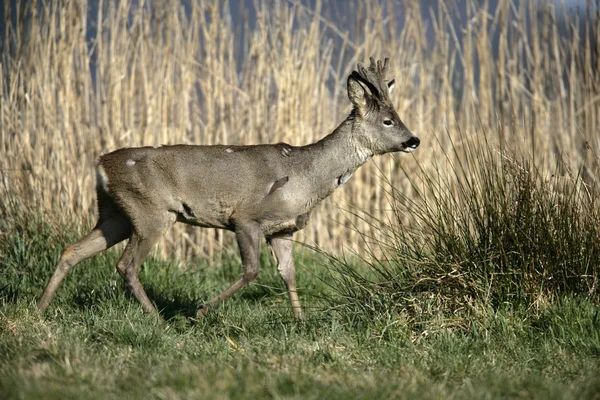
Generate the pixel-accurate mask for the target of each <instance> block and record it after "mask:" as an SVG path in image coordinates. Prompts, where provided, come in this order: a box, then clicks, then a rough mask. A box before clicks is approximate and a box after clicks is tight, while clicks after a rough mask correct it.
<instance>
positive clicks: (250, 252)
mask: <svg viewBox="0 0 600 400" xmlns="http://www.w3.org/2000/svg"><path fill="white" fill-rule="evenodd" d="M370 61H371V65H370V66H369V67H368V68H365V66H364V65H362V64H360V63H359V64H358V67H357V71H353V72H352V74H350V76H349V77H348V82H347V86H348V97H349V98H350V101H351V102H352V104H353V109H352V112H351V113H350V115H349V116H348V117H347V118H346V119H345V120H344V121H343V122H342V123H341V124H340V125H339V126H338V127H337V128H336V129H335V130H334V131H333V132H332V133H331V134H329V135H328V136H326V137H324V138H323V139H321V140H320V141H318V142H316V143H313V144H309V145H306V146H299V147H295V146H290V145H288V144H285V143H278V144H271V145H254V146H224V145H216V146H191V145H175V146H163V147H158V148H154V147H140V148H123V149H120V150H116V151H114V152H112V153H109V154H105V155H102V156H101V157H100V158H99V159H98V162H97V189H96V191H97V196H98V213H99V218H98V223H97V224H96V226H95V228H94V229H93V230H92V231H91V232H90V233H89V234H88V235H87V236H85V237H84V238H83V239H81V240H80V241H79V242H77V243H75V244H72V245H70V246H68V247H67V248H66V249H65V250H64V252H63V254H62V256H61V258H60V261H59V263H58V265H57V267H56V271H55V272H54V274H53V275H52V277H51V278H50V281H49V282H48V285H47V287H46V289H45V290H44V293H43V294H42V297H41V298H40V299H39V301H38V303H37V306H38V308H39V310H40V311H42V312H43V311H44V310H45V309H46V308H47V307H48V305H49V303H50V301H51V300H52V297H53V296H54V293H55V292H56V289H57V288H58V286H59V284H60V283H61V281H62V280H63V279H64V277H65V276H66V275H67V273H68V272H69V270H70V269H71V268H72V267H73V266H74V265H75V264H77V263H79V262H80V261H82V260H84V259H87V258H88V257H91V256H93V255H95V254H98V253H100V252H101V251H103V250H106V249H107V248H109V247H111V246H113V245H115V244H117V243H119V242H121V241H123V240H125V239H129V242H128V243H127V246H126V248H125V251H124V253H123V255H122V256H121V258H120V260H119V261H118V263H117V271H118V272H119V274H120V275H121V276H122V277H123V279H125V281H126V282H127V284H128V286H129V288H130V289H131V291H132V292H133V294H134V296H135V297H136V298H137V299H138V300H139V302H140V303H141V304H142V307H143V309H144V310H146V311H148V312H150V313H153V314H155V315H156V317H157V318H158V319H160V315H159V313H158V311H157V310H156V308H155V307H154V305H153V304H152V302H151V301H150V299H149V298H148V296H147V295H146V292H145V291H144V289H143V287H142V285H141V284H140V281H139V278H138V270H139V268H140V265H141V264H142V262H143V260H144V258H145V257H146V255H147V254H148V253H149V252H150V250H151V249H152V247H153V246H154V244H155V243H156V242H157V241H158V239H159V237H160V236H161V234H162V233H163V232H164V231H165V230H166V229H167V228H169V227H170V226H171V225H172V224H173V223H174V222H176V221H179V222H184V223H186V224H192V225H197V226H203V227H212V228H221V229H229V230H231V231H233V232H235V235H236V239H237V243H238V246H239V249H240V253H241V259H242V269H243V275H242V277H241V278H240V279H239V280H237V281H236V282H234V283H233V284H232V285H231V286H230V287H229V288H228V289H227V290H225V291H224V292H223V293H221V294H220V295H218V296H216V297H215V298H213V299H212V300H210V301H209V302H208V303H206V304H204V305H203V306H202V307H201V308H200V309H199V310H198V316H202V315H204V314H205V313H206V312H207V311H208V310H209V309H210V308H211V307H217V306H218V305H219V304H220V303H221V302H223V301H224V300H225V299H227V298H228V297H230V296H231V295H232V294H234V293H235V292H236V291H238V290H239V289H240V288H242V287H243V286H245V285H246V284H248V283H249V282H252V281H253V280H254V278H256V276H257V275H258V266H259V247H260V241H261V238H262V237H263V236H264V237H266V239H267V242H268V243H269V245H270V247H271V250H272V252H273V253H274V255H275V258H276V261H277V269H278V271H279V273H280V275H281V277H282V279H283V281H284V282H285V284H286V286H287V290H288V294H289V298H290V301H291V305H292V310H293V313H294V316H295V317H296V318H302V309H301V307H300V302H299V300H298V295H297V292H296V272H295V267H294V260H293V258H292V240H291V239H292V234H293V233H294V232H296V231H298V230H300V229H302V228H304V226H305V225H306V224H307V222H308V218H309V214H310V212H311V210H312V209H313V208H314V207H315V205H317V204H318V203H319V202H320V201H321V200H323V199H324V198H325V197H327V196H329V195H330V194H331V193H332V192H333V191H334V190H335V189H337V188H338V187H339V186H340V185H342V184H344V183H345V182H346V181H347V180H348V179H349V178H350V176H351V175H352V173H353V172H354V171H356V169H357V168H358V167H360V166H361V165H363V164H364V163H366V162H367V161H369V160H370V159H371V157H372V156H373V155H378V154H384V153H389V152H395V151H403V152H411V151H413V150H414V149H416V148H417V146H419V142H420V141H419V139H418V138H417V137H416V136H414V135H413V134H412V133H410V131H409V130H408V129H407V128H406V126H404V124H403V123H402V121H401V120H400V118H399V117H398V114H397V113H396V111H395V109H394V106H393V105H392V103H391V101H390V99H389V93H390V92H391V90H392V88H393V85H394V80H391V81H387V80H386V78H385V73H386V69H387V66H388V61H389V60H388V59H387V58H386V59H385V61H384V62H381V61H377V62H375V60H374V59H373V58H372V57H371V59H370Z"/></svg>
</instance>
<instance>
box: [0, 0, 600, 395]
mask: <svg viewBox="0 0 600 400" xmlns="http://www.w3.org/2000/svg"><path fill="white" fill-rule="evenodd" d="M220 3H221V2H212V1H198V2H193V4H191V5H189V7H188V3H185V2H184V3H183V7H179V4H178V3H177V2H175V3H169V4H175V6H171V5H165V6H163V7H161V6H159V5H158V4H152V5H150V4H149V3H148V4H145V5H144V4H142V6H140V7H137V8H136V7H132V6H131V5H130V4H129V2H126V1H123V2H107V4H101V5H100V7H99V8H98V9H95V8H94V7H91V6H89V5H88V4H87V3H85V2H76V1H68V0H67V1H63V2H48V3H46V2H44V3H42V4H40V6H39V7H33V6H32V3H31V2H22V3H19V7H20V8H18V9H14V10H11V9H9V6H8V5H7V7H6V9H5V15H9V16H11V17H10V18H8V19H7V21H8V23H7V24H6V25H5V26H6V28H5V29H6V31H5V36H4V41H3V42H2V56H3V59H2V64H1V70H2V72H1V77H2V79H1V80H0V95H1V96H2V98H1V102H0V120H1V124H0V146H1V147H0V152H1V156H0V174H1V175H2V180H3V181H2V184H1V185H0V265H1V266H2V267H1V268H0V397H1V398H27V399H30V398H44V399H48V398H65V397H67V398H103V399H104V398H122V397H123V396H129V397H133V398H148V397H152V398H169V399H177V398H205V397H210V398H258V399H260V398H302V399H306V398H309V399H310V398H323V397H324V395H327V396H328V397H332V398H386V399H387V398H473V397H477V398H494V397H514V398H528V399H529V398H544V399H546V398H557V399H558V398H597V396H598V393H599V392H600V379H599V378H598V377H599V376H600V362H599V358H600V308H599V304H598V302H599V300H600V298H599V289H598V281H599V276H600V203H599V201H600V200H599V199H600V196H599V194H600V193H599V191H598V189H599V188H598V185H597V177H598V176H600V174H599V172H600V171H599V166H600V159H599V157H598V154H599V153H598V145H599V144H600V143H599V142H598V136H597V131H598V122H599V121H600V119H599V117H600V115H599V108H598V107H597V105H598V99H599V98H600V97H599V96H598V93H599V92H600V86H599V82H598V79H599V77H600V64H599V62H600V58H599V57H598V54H599V51H598V46H599V44H598V43H599V41H598V38H599V37H600V32H599V31H598V30H599V29H600V24H598V23H597V22H598V21H597V20H598V15H597V5H594V4H593V3H592V2H587V8H586V9H585V13H586V14H585V18H583V19H578V17H576V16H573V15H571V14H566V11H564V10H563V9H561V8H560V7H557V6H554V4H555V3H554V2H550V3H544V2H519V3H518V4H517V3H514V2H512V1H510V0H501V1H500V2H499V5H498V7H497V9H493V10H486V9H484V8H480V7H475V5H474V3H471V2H467V3H468V7H467V12H466V15H465V16H464V17H465V18H466V19H465V20H464V21H462V20H460V17H459V19H458V21H462V22H456V21H457V20H456V19H452V18H451V17H453V16H454V15H455V14H454V11H455V10H453V9H452V8H451V7H449V6H447V4H446V2H441V1H440V2H439V3H438V5H437V7H435V8H432V9H431V10H424V9H422V8H421V6H420V4H419V3H420V2H418V1H408V0H407V1H405V2H402V8H403V10H402V13H400V14H399V15H402V16H403V18H404V20H400V21H396V20H395V19H393V18H392V19H388V18H386V15H388V14H389V13H390V10H392V8H393V7H395V4H396V3H395V2H375V1H373V2H369V4H368V5H369V6H368V7H367V6H364V5H362V3H363V2H357V3H352V4H351V5H349V12H348V15H349V16H352V18H354V17H355V18H356V19H357V21H360V23H359V24H351V23H348V24H349V25H348V27H350V26H360V27H364V30H352V29H351V28H348V29H347V30H346V29H345V28H344V29H342V28H340V27H339V26H338V25H336V24H335V23H334V20H335V19H334V17H333V16H330V15H329V14H328V11H327V9H326V7H322V4H321V3H320V2H317V3H316V7H315V8H314V9H310V8H307V7H305V6H303V5H302V4H301V3H299V2H285V3H284V2H280V1H273V2H266V1H265V2H261V1H259V2H256V9H254V11H253V12H255V13H256V18H257V22H256V24H251V23H248V24H247V25H246V26H245V27H244V29H243V30H244V32H245V34H244V35H243V40H241V39H240V40H237V39H236V38H240V36H238V33H239V32H238V31H237V30H236V29H237V28H236V27H235V26H234V25H233V23H232V20H231V19H230V18H229V8H228V6H227V5H221V4H220ZM164 4H167V3H164ZM561 10H562V11H561ZM186 12H188V13H189V14H188V13H186ZM423 12H431V14H432V17H433V24H431V25H426V24H424V21H423V17H422V15H423V14H422V13H423ZM561 12H562V13H563V14H564V16H565V18H566V22H565V26H566V30H567V33H568V35H566V36H564V35H561V33H560V31H559V23H558V22H557V21H559V19H560V18H559V17H560V16H561V14H560V13H561ZM84 16H93V18H91V17H90V18H85V17H84ZM533 16H535V18H534V17H533ZM538 18H539V19H538ZM31 21H37V22H38V23H30V22H31ZM281 21H294V22H295V25H294V29H291V27H290V26H289V25H288V24H287V23H283V22H281ZM449 21H455V22H453V23H452V22H449ZM454 24H459V25H454ZM86 33H87V35H91V36H92V40H91V42H89V41H87V39H86ZM428 34H429V35H428ZM428 38H429V39H428ZM240 43H241V45H240ZM333 49H335V51H334V50H333ZM386 54H391V55H393V57H394V62H395V68H396V74H395V75H396V78H397V80H396V82H397V88H396V91H397V92H396V91H395V92H394V94H396V93H399V94H398V95H397V97H396V100H397V102H398V103H397V108H398V111H399V114H400V115H401V117H402V118H403V119H404V120H405V122H406V124H407V126H409V127H410V128H412V129H413V130H414V131H415V132H416V133H418V134H419V136H420V138H421V139H422V140H423V144H422V146H421V147H420V148H419V149H418V151H417V152H415V153H413V154H414V158H413V157H412V156H395V157H389V158H384V159H379V160H376V162H374V163H371V166H370V167H365V168H363V169H361V171H360V172H359V173H358V174H357V176H355V177H354V178H353V180H352V181H351V182H349V184H347V185H346V186H345V187H344V189H343V190H340V191H339V193H336V195H335V197H334V199H333V200H332V201H331V202H329V203H326V204H325V205H323V206H322V207H321V208H320V209H318V210H316V211H315V214H314V216H313V220H312V221H311V224H310V225H309V226H310V227H311V229H310V230H308V232H307V235H306V236H305V237H301V238H300V243H299V244H298V246H297V247H296V249H295V250H296V260H297V264H298V275H299V286H300V291H301V292H300V296H301V299H302V301H303V304H304V306H305V308H307V319H306V320H305V321H304V322H296V321H294V320H293V319H292V314H291V310H290V308H289V305H288V301H287V296H286V293H285V288H284V285H283V284H282V282H280V280H279V278H278V276H277V273H276V271H275V268H274V267H273V262H272V261H271V260H270V257H269V256H268V254H266V252H265V253H264V254H263V255H262V262H261V266H262V269H261V274H260V275H259V277H258V279H257V281H256V282H255V283H253V284H252V285H250V286H249V287H247V288H245V289H244V290H243V291H242V292H240V293H239V294H236V296H234V297H233V298H232V299H231V300H230V301H228V302H227V303H226V304H225V305H224V306H223V307H221V308H219V309H218V310H216V311H215V312H213V313H211V314H209V315H208V316H207V317H206V318H203V319H199V320H198V319H194V318H192V317H190V316H192V315H194V312H195V310H196V308H197V306H198V305H199V304H200V303H202V301H203V300H206V299H207V298H210V297H211V296H212V295H214V294H216V293H218V292H220V291H221V290H222V289H223V288H224V287H226V286H227V285H228V284H229V283H231V282H232V281H233V280H234V279H235V278H237V277H238V275H239V260H238V259H236V257H235V256H234V255H232V254H235V252H229V251H228V250H229V249H231V247H230V246H231V244H230V243H229V237H228V236H227V235H221V234H220V233H219V234H217V235H215V233H214V232H213V231H202V230H197V229H196V230H188V228H186V227H179V228H178V229H176V230H175V231H174V232H173V234H172V235H171V236H169V237H167V238H166V239H165V241H164V242H163V243H161V246H160V250H159V252H157V253H155V254H154V256H153V257H151V258H150V259H149V260H147V262H146V263H145V264H144V266H143V267H142V271H141V273H140V279H141V281H142V282H143V284H144V286H145V288H146V290H147V292H148V294H149V296H150V297H151V298H152V299H153V301H155V302H156V304H157V306H158V308H159V309H160V310H162V311H161V312H162V315H163V316H164V317H165V319H166V320H167V321H166V322H165V323H164V324H160V323H157V322H156V321H155V320H154V319H153V318H152V317H151V316H149V315H146V314H143V313H142V312H141V309H140V307H139V305H138V303H137V302H136V301H135V300H134V299H132V298H131V296H130V295H129V293H128V292H127V290H126V287H125V285H124V284H123V283H122V280H121V278H120V277H119V275H118V274H117V273H116V271H115V268H114V265H115V264H116V261H117V257H118V255H119V254H120V250H121V248H117V249H114V250H109V251H108V252H106V253H104V254H102V255H100V256H97V257H95V258H92V259H90V260H87V261H85V262H83V263H81V264H80V265H78V266H77V267H76V268H75V269H74V270H73V271H72V272H71V273H70V275H69V276H68V277H67V278H66V279H65V281H64V283H63V284H62V285H61V287H60V288H59V290H58V291H57V295H56V298H55V299H54V301H53V302H52V304H51V305H50V308H49V310H48V313H47V314H46V315H45V316H40V315H39V314H38V313H37V312H36V311H35V308H34V301H35V299H36V298H37V296H39V294H40V293H41V291H42V289H43V287H44V285H45V284H46V282H47V279H48V278H49V276H50V275H51V273H52V272H53V270H54V267H55V265H56V262H57V261H58V258H59V256H60V252H61V250H62V248H63V247H64V246H65V244H66V243H69V242H73V241H74V240H76V239H77V238H78V237H79V235H80V233H81V232H83V231H84V230H85V227H88V226H89V225H90V224H91V223H93V221H92V220H91V217H92V216H93V214H94V212H93V208H94V203H93V195H92V193H93V184H94V181H93V176H92V174H91V171H92V162H93V159H94V158H95V157H96V156H97V155H98V154H99V153H100V152H102V151H107V150H112V149H114V148H117V147H120V146H124V145H141V144H148V145H155V144H161V143H175V142H183V143H215V142H221V143H238V142H239V143H242V142H243V143H257V142H276V141H280V140H285V141H288V142H290V143H292V144H302V143H306V142H309V141H312V140H315V139H317V138H318V137H321V136H322V135H324V134H325V133H327V132H328V131H330V130H331V129H332V128H333V127H334V126H335V124H336V123H337V122H338V121H339V120H341V119H342V116H343V115H344V114H345V113H347V112H348V110H347V108H346V106H347V103H348V102H347V100H346V99H345V93H344V90H345V88H344V81H345V77H346V76H347V74H348V72H349V69H350V68H352V66H353V65H354V64H355V63H356V61H360V60H365V59H367V58H368V56H369V55H375V56H380V55H386ZM459 72H460V73H459ZM399 77H410V78H406V79H398V78H399ZM457 83H460V85H461V88H462V90H460V91H457V90H456V84H457ZM315 104H319V105H320V107H315ZM74 155H77V157H74ZM400 157H401V158H400ZM195 232H199V233H198V234H196V233H195ZM213 243H217V245H213ZM301 243H304V245H301ZM117 247H119V246H117ZM323 249H325V250H327V249H328V250H333V251H325V250H323ZM315 250H316V251H315ZM166 254H168V255H169V257H168V258H166V257H164V256H165V255H166ZM165 260H166V261H165Z"/></svg>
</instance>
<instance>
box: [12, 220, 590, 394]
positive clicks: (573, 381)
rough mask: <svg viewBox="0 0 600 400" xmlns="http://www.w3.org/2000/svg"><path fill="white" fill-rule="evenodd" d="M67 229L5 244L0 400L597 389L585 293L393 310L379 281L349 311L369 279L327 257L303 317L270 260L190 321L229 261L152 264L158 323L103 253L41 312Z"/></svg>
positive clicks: (423, 300) (26, 232) (307, 271)
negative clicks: (37, 303) (295, 315)
mask: <svg viewBox="0 0 600 400" xmlns="http://www.w3.org/2000/svg"><path fill="white" fill-rule="evenodd" d="M63 232H64V231H62V230H60V229H58V228H57V226H56V225H54V224H49V223H47V222H41V221H35V220H33V219H32V218H30V219H29V220H27V221H24V220H23V221H21V223H20V224H17V225H16V226H14V230H12V231H9V232H7V238H6V240H3V241H2V242H1V248H0V254H1V258H2V264H3V265H4V267H3V270H2V274H1V275H0V288H1V289H0V354H1V356H0V376H1V377H2V378H0V397H2V398H7V399H8V398H27V399H34V398H44V399H51V398H65V397H67V398H98V399H99V398H122V397H123V396H128V397H131V398H148V397H151V398H169V399H177V398H194V397H202V398H204V397H207V396H208V397H211V398H257V399H260V398H302V399H306V398H314V399H317V398H322V397H323V396H324V395H327V396H331V397H335V398H356V397H359V398H386V399H387V398H432V397H436V398H447V397H452V398H472V397H517V398H557V399H558V398H594V396H596V395H597V392H598V389H599V388H600V380H599V379H598V376H600V375H599V373H600V368H599V365H600V363H599V362H598V358H599V357H600V311H599V308H598V306H597V304H596V302H595V300H594V299H592V298H590V297H587V296H585V295H573V296H560V297H557V298H556V299H555V300H553V301H548V302H543V303H537V304H536V306H535V307H528V306H527V305H526V304H525V303H520V302H514V303H512V302H505V303H502V304H500V305H498V306H495V305H493V304H491V303H486V302H485V301H483V300H482V299H481V298H468V297H464V301H463V303H462V307H459V308H455V309H452V307H453V306H454V305H453V303H452V302H450V301H447V302H446V300H445V298H444V297H442V296H439V295H438V292H439V290H436V289H435V288H434V290H432V291H431V292H430V293H428V294H427V295H425V294H424V295H422V296H412V297H413V298H410V299H406V300H405V301H406V302H410V305H411V307H404V309H401V308H400V307H399V299H402V297H403V296H406V293H404V292H402V291H401V290H399V291H397V292H395V291H393V290H391V289H390V287H388V286H385V285H383V284H382V285H380V286H375V285H372V286H370V287H369V288H368V289H369V292H370V293H371V295H372V296H373V299H374V300H373V301H371V302H365V303H364V304H363V303H362V302H360V301H356V302H354V303H352V304H349V303H348V301H347V299H346V300H345V299H342V298H341V297H340V296H339V295H340V293H343V292H351V291H353V292H355V293H358V295H359V296H362V297H361V298H360V300H365V293H367V292H366V290H367V288H365V287H364V285H363V281H362V277H363V276H368V275H369V274H371V273H372V270H371V269H369V268H367V267H365V264H364V262H363V261H361V262H358V261H357V262H356V263H355V264H356V266H355V269H353V270H352V271H353V273H354V274H356V275H349V274H348V271H346V272H344V271H342V274H340V273H339V272H336V271H335V269H328V265H329V264H330V262H329V260H328V259H327V258H326V257H325V256H324V255H320V256H312V258H307V257H304V258H303V257H299V264H300V266H301V268H300V282H301V284H302V292H301V298H302V300H303V301H304V304H305V306H307V308H308V317H307V320H306V321H305V322H303V323H298V322H295V321H293V319H292V314H291V310H290V308H289V305H288V301H287V296H286V294H285V287H284V285H283V283H282V282H280V281H279V277H278V276H277V273H276V271H275V268H274V266H273V265H272V264H271V265H270V268H269V263H268V262H267V261H266V257H265V262H264V263H263V269H262V273H261V275H260V276H259V278H258V280H257V282H256V283H254V284H252V285H251V286H249V287H248V288H246V289H245V290H244V291H243V292H242V293H240V294H239V295H237V296H235V297H234V298H233V299H231V301H229V302H227V303H226V304H225V305H224V306H223V307H222V308H220V309H218V310H217V311H215V312H213V313H212V314H209V316H207V317H206V318H204V319H201V320H192V319H189V318H188V317H187V315H189V314H190V313H191V312H192V311H193V310H195V307H196V306H197V304H198V303H199V302H200V301H202V300H203V299H206V298H208V297H209V296H210V295H213V294H216V293H217V292H218V291H219V290H220V289H223V288H224V286H225V285H227V284H228V283H229V282H230V281H231V280H232V279H233V278H234V277H235V276H237V274H238V273H239V266H238V262H237V260H233V259H231V260H223V261H222V262H221V263H220V264H219V265H213V266H211V267H210V268H203V265H200V266H197V265H190V266H185V267H182V268H179V269H178V268H177V266H176V265H173V263H167V262H162V261H159V260H156V259H153V260H149V261H148V262H146V263H145V265H144V267H143V270H142V273H141V279H142V282H144V286H145V287H146V289H147V290H148V292H149V295H150V296H151V297H152V298H153V299H154V300H155V301H156V303H157V305H158V306H159V308H162V309H163V311H162V312H163V315H164V316H165V317H166V318H167V319H168V320H167V322H166V323H164V324H162V325H161V324H158V323H157V322H156V321H155V320H154V319H153V318H152V317H151V316H150V315H147V314H144V313H143V312H142V311H141V309H140V307H139V305H138V304H137V302H136V301H135V299H133V298H132V296H130V295H129V294H128V292H127V290H126V287H125V285H124V284H123V283H122V280H121V278H120V277H119V275H118V274H117V273H116V271H115V269H114V264H115V263H116V260H117V257H118V252H117V251H114V250H110V251H109V252H107V253H106V254H105V255H102V256H98V257H96V258H93V259H91V260H89V261H86V262H84V263H82V264H81V265H79V266H78V267H77V268H75V270H74V271H72V272H71V274H70V275H69V276H68V277H67V279H66V280H65V282H64V284H63V285H62V286H61V288H60V289H59V290H58V292H57V297H56V298H55V300H54V302H53V303H52V305H51V307H50V309H49V313H48V314H47V315H46V316H44V317H41V316H40V315H39V314H38V313H37V312H36V311H35V309H34V300H35V297H36V296H38V295H39V294H40V292H41V290H42V289H43V286H44V284H45V283H46V282H45V280H46V279H47V278H48V277H49V275H50V274H51V272H52V271H53V269H54V265H55V262H56V261H57V259H58V257H59V255H60V249H61V246H62V243H64V242H65V240H68V239H72V238H73V237H70V236H71V234H65V233H63ZM65 236H68V237H65ZM379 282H380V283H384V282H383V281H382V280H380V281H379ZM478 284H479V282H474V283H473V285H478ZM363 289H364V291H361V290H363ZM463 292H465V293H466V292H468V291H467V290H464V291H463ZM323 296H324V297H323ZM458 299H459V296H458V294H456V298H455V300H458ZM386 301H387V302H388V303H387V304H388V305H389V307H386V304H385V303H384V302H386ZM378 302H379V303H378ZM444 302H446V304H441V305H442V306H444V305H445V307H440V303H444ZM357 307H362V309H361V310H360V312H357V311H359V310H357ZM444 310H448V312H444Z"/></svg>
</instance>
